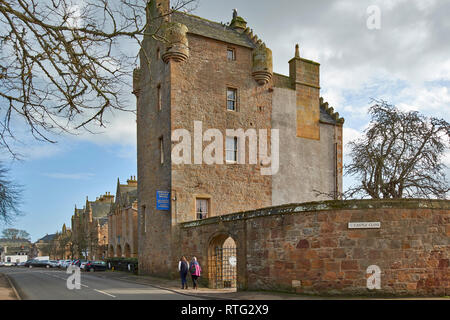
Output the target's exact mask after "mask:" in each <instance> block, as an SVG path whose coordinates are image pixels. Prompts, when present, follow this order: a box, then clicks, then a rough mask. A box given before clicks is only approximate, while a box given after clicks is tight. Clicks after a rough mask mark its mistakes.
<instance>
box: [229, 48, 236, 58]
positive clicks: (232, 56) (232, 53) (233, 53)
mask: <svg viewBox="0 0 450 320" xmlns="http://www.w3.org/2000/svg"><path fill="white" fill-rule="evenodd" d="M227 60H228V61H235V60H236V50H234V49H233V48H228V49H227Z"/></svg>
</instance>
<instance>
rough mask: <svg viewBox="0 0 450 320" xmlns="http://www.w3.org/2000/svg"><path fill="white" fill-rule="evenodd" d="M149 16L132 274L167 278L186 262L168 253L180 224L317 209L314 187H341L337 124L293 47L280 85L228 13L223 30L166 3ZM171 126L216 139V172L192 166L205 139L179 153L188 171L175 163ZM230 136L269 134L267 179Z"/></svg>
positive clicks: (137, 88) (260, 164) (315, 76)
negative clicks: (286, 207) (299, 206)
mask: <svg viewBox="0 0 450 320" xmlns="http://www.w3.org/2000/svg"><path fill="white" fill-rule="evenodd" d="M169 13H170V14H169ZM147 19H148V21H149V24H148V27H147V33H148V34H155V35H156V36H155V37H151V36H146V37H145V39H144V42H143V47H142V49H141V52H140V63H141V65H140V68H138V69H136V70H135V72H134V75H133V76H134V77H133V78H134V79H133V85H134V93H135V95H136V96H137V143H138V199H139V203H138V207H139V263H140V266H139V269H140V271H141V272H143V273H152V274H159V275H167V274H170V273H171V272H173V271H176V262H177V261H178V259H179V256H180V255H189V253H185V252H179V249H178V247H179V246H177V237H178V233H177V232H178V231H177V224H179V223H181V222H186V221H193V220H196V219H204V218H209V217H214V216H219V215H225V214H229V213H233V212H239V211H244V210H252V209H257V208H262V207H268V206H273V205H279V204H285V203H297V202H305V201H316V200H321V199H325V198H324V197H322V198H317V197H316V195H315V192H314V190H318V191H322V192H324V193H330V194H332V193H333V192H334V193H335V194H338V192H340V191H341V190H342V126H343V122H344V121H343V119H342V118H339V115H338V114H337V113H334V111H333V108H329V107H328V104H327V103H324V102H323V100H322V99H321V98H320V81H319V64H318V63H316V62H314V61H310V60H307V59H304V58H302V57H301V56H300V50H299V47H298V46H297V47H296V49H295V55H294V57H293V58H292V60H290V61H289V67H290V68H289V70H290V71H289V76H285V75H281V74H277V73H274V72H273V67H272V51H271V50H270V49H269V48H268V47H267V46H266V44H265V43H263V42H262V40H260V39H259V38H258V36H256V35H255V34H254V33H253V30H251V29H250V28H249V27H247V22H246V21H245V20H244V19H243V18H242V17H240V16H238V14H237V12H236V11H234V12H233V17H232V20H231V22H230V24H228V25H224V24H221V23H216V22H212V21H209V20H205V19H203V18H199V17H196V16H193V15H190V14H186V13H181V12H171V11H170V3H169V1H168V0H152V1H151V2H150V3H149V6H148V8H147ZM293 53H294V50H293ZM199 122H201V127H199V125H198V123H199ZM177 129H184V130H185V131H184V132H189V133H194V132H196V131H197V132H198V131H200V132H201V133H205V131H206V130H209V129H214V130H216V131H214V132H220V133H222V134H223V136H224V141H222V142H221V143H220V144H219V146H221V148H222V150H220V152H223V155H224V161H223V163H217V162H216V163H214V164H206V163H204V161H203V162H202V161H198V159H196V155H195V151H196V150H195V149H196V148H198V147H199V146H200V148H201V150H203V149H205V148H206V147H207V146H208V144H209V143H211V141H212V138H211V139H209V140H208V138H207V137H205V136H203V138H200V139H201V140H199V141H198V140H195V139H196V138H195V137H194V138H193V139H192V141H191V143H190V144H189V145H190V146H193V148H192V149H193V152H192V154H191V153H189V155H186V154H184V152H185V151H183V156H184V157H186V158H184V159H187V158H190V159H189V160H191V162H189V163H181V164H179V163H178V162H177V163H175V161H173V159H172V147H173V145H174V143H175V141H174V142H172V133H173V132H174V130H177ZM227 129H234V130H238V129H242V130H243V131H244V132H249V131H248V130H250V129H253V130H255V132H261V130H268V136H269V137H270V138H272V137H275V134H274V133H272V131H271V130H273V129H277V130H278V134H279V145H278V148H279V163H278V167H279V168H278V169H277V170H276V172H275V174H272V175H270V174H268V175H264V174H261V172H262V169H264V167H265V165H266V163H265V162H264V161H257V162H255V161H252V160H254V159H253V158H252V157H251V156H250V155H249V153H250V147H248V148H247V147H246V143H245V141H247V140H248V141H250V138H249V139H245V137H244V141H243V142H244V143H243V144H242V141H241V140H237V139H234V138H233V137H228V136H227V134H226V132H227ZM258 137H260V136H258ZM180 140H181V139H180ZM180 140H178V141H180ZM273 142H274V141H273V140H271V139H269V138H268V149H269V150H271V151H272V152H275V150H274V149H273V148H272V147H274V146H275V144H274V143H273ZM242 146H244V152H242V149H241V148H242ZM260 146H261V140H259V142H258V150H259V147H260ZM245 148H247V149H245ZM269 153H270V152H269ZM242 154H243V155H244V156H243V158H242V159H241V158H239V157H241V156H242ZM215 155H217V150H216V152H215ZM239 160H243V162H244V163H243V164H238V163H237V162H239ZM258 160H260V158H258ZM272 164H273V158H272ZM158 191H163V192H165V194H166V196H167V194H169V195H170V196H169V197H168V198H166V199H165V200H166V201H167V202H168V204H169V206H168V207H165V208H163V209H161V207H158V201H159V200H157V192H158ZM158 194H159V193H158ZM157 208H159V209H157ZM205 250H206V248H205Z"/></svg>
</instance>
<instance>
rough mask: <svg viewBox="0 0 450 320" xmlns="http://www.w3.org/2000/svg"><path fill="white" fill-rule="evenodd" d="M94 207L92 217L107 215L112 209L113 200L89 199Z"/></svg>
mask: <svg viewBox="0 0 450 320" xmlns="http://www.w3.org/2000/svg"><path fill="white" fill-rule="evenodd" d="M89 203H90V205H91V208H92V218H97V219H98V218H102V217H106V216H107V215H108V213H109V210H110V209H111V205H112V203H111V202H96V201H89Z"/></svg>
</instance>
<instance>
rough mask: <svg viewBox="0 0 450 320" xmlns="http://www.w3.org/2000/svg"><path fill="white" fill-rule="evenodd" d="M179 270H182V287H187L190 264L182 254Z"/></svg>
mask: <svg viewBox="0 0 450 320" xmlns="http://www.w3.org/2000/svg"><path fill="white" fill-rule="evenodd" d="M178 271H179V272H180V278H181V289H187V288H188V285H187V280H186V277H187V275H188V272H189V264H188V261H187V259H186V257H185V256H182V257H181V259H180V262H178Z"/></svg>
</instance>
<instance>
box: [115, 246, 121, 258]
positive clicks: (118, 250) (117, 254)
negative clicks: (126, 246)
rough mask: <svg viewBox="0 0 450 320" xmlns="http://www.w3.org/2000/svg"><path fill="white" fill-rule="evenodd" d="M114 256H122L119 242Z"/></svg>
mask: <svg viewBox="0 0 450 320" xmlns="http://www.w3.org/2000/svg"><path fill="white" fill-rule="evenodd" d="M116 257H118V258H122V247H121V246H120V244H118V245H117V249H116Z"/></svg>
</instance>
